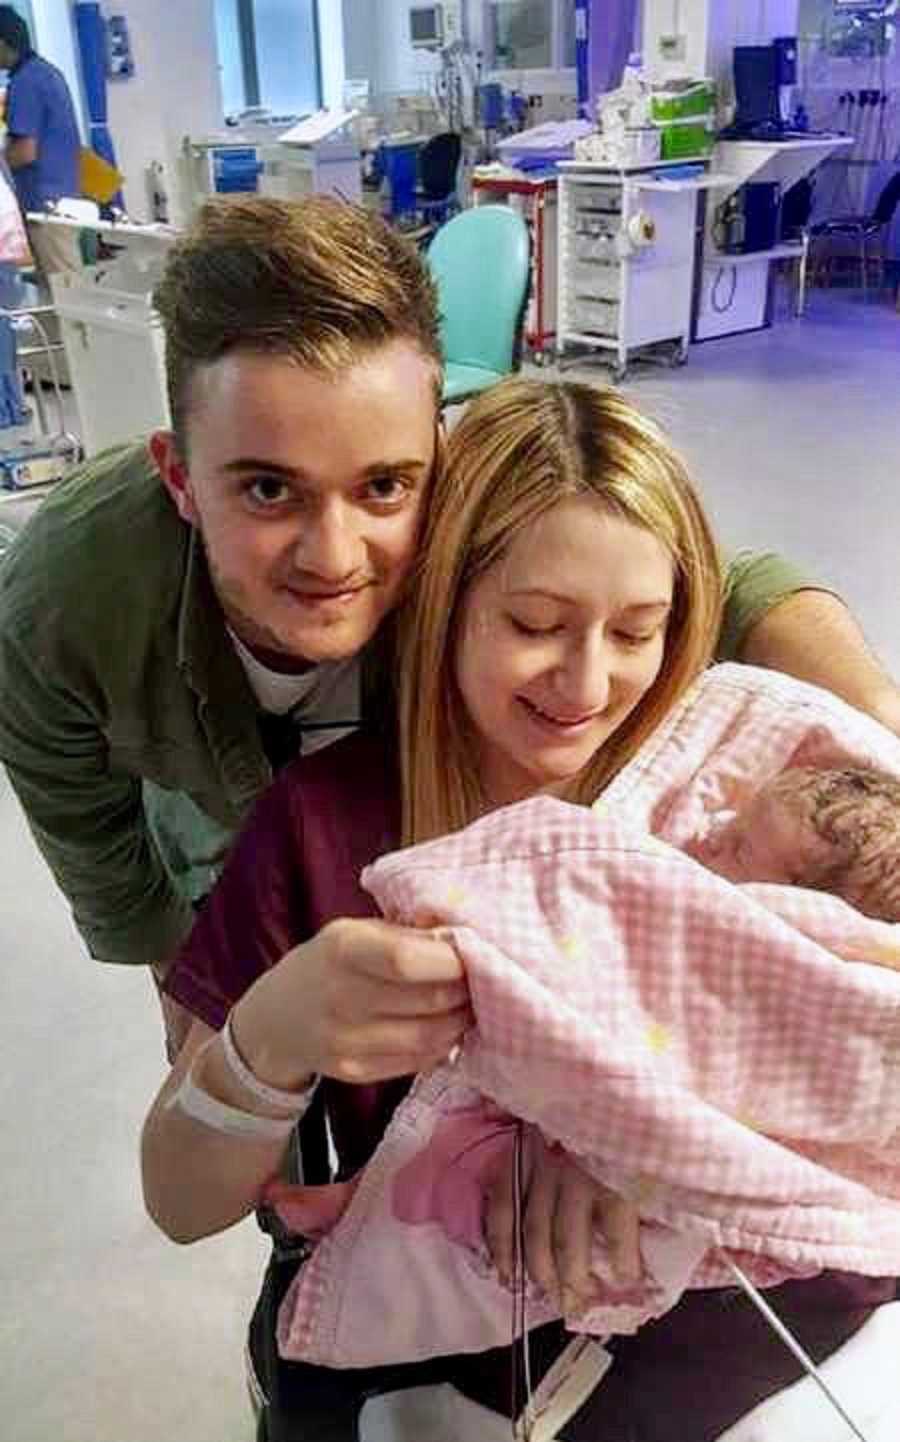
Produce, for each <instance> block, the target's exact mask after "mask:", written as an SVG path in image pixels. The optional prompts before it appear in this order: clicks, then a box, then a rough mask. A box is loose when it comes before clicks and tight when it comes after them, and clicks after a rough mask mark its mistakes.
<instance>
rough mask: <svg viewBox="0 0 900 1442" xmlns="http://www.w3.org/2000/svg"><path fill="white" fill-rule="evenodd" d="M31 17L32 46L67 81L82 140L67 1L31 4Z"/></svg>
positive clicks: (78, 77)
mask: <svg viewBox="0 0 900 1442" xmlns="http://www.w3.org/2000/svg"><path fill="white" fill-rule="evenodd" d="M31 13H32V15H33V17H34V34H33V35H32V37H31V39H32V44H33V45H34V48H35V50H37V52H38V54H39V55H43V57H44V59H45V60H49V61H50V62H51V64H53V65H56V66H58V67H59V69H60V70H61V71H62V73H63V75H64V76H65V77H66V81H67V83H68V86H69V90H70V91H71V92H72V99H73V101H74V103H75V112H76V114H77V116H78V123H79V125H80V126H81V133H82V136H84V135H86V133H87V127H86V116H87V111H86V106H85V103H84V92H83V91H82V88H81V68H80V64H79V60H78V52H77V48H76V44H75V27H74V25H73V23H72V6H71V3H70V0H32V5H31Z"/></svg>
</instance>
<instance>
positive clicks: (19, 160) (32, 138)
mask: <svg viewBox="0 0 900 1442" xmlns="http://www.w3.org/2000/svg"><path fill="white" fill-rule="evenodd" d="M41 105H42V101H41V97H40V94H39V93H38V90H37V88H36V87H35V86H34V85H33V84H32V83H31V80H30V79H29V77H28V76H27V75H23V74H19V75H17V76H15V77H14V79H13V80H12V81H11V82H10V85H9V90H8V92H7V97H6V159H7V161H8V163H9V167H10V169H11V170H21V169H22V166H23V165H33V164H34V162H35V161H36V160H37V158H38V135H39V134H40V128H41Z"/></svg>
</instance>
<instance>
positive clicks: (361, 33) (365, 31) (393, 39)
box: [344, 0, 457, 94]
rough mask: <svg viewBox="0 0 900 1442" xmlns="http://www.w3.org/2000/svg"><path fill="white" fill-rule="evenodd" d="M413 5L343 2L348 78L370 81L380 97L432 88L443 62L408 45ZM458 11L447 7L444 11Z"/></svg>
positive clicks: (404, 0)
mask: <svg viewBox="0 0 900 1442" xmlns="http://www.w3.org/2000/svg"><path fill="white" fill-rule="evenodd" d="M411 3H415V0H344V44H345V47H346V56H347V76H348V78H349V79H354V80H366V79H367V80H369V82H370V84H371V89H372V92H373V93H378V94H390V93H391V92H392V91H397V90H404V91H406V90H420V89H422V88H426V89H427V88H429V81H430V80H431V79H432V78H433V76H435V75H436V74H437V72H438V71H439V69H440V62H439V60H438V58H437V56H436V55H434V54H432V52H431V51H429V50H414V49H413V47H412V45H411V44H410V43H409V11H410V5H411ZM456 10H457V7H456V6H454V5H452V3H451V4H450V5H446V4H445V12H446V11H452V12H456ZM447 18H449V17H447Z"/></svg>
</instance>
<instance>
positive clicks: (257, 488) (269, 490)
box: [247, 476, 288, 506]
mask: <svg viewBox="0 0 900 1442" xmlns="http://www.w3.org/2000/svg"><path fill="white" fill-rule="evenodd" d="M247 494H248V495H249V496H250V498H251V499H252V500H254V501H256V502H257V503H258V504H259V505H261V506H274V505H277V504H278V502H279V501H283V500H285V498H286V497H287V494H288V488H287V484H286V482H284V481H283V480H281V478H280V477H279V476H257V478H256V480H255V481H252V482H251V484H250V485H249V486H248V487H247Z"/></svg>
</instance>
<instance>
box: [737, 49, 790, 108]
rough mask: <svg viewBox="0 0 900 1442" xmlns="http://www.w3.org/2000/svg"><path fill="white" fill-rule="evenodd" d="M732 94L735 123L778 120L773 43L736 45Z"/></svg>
mask: <svg viewBox="0 0 900 1442" xmlns="http://www.w3.org/2000/svg"><path fill="white" fill-rule="evenodd" d="M734 94H735V100H736V101H737V113H736V115H735V121H736V122H737V124H739V125H763V124H765V123H766V122H767V121H772V122H773V123H777V121H778V114H779V111H778V65H777V57H776V55H775V49H774V47H773V46H772V45H736V46H735V50H734Z"/></svg>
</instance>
